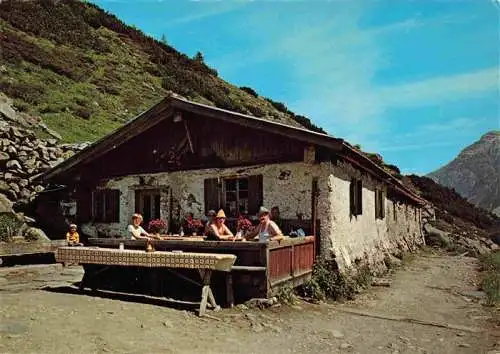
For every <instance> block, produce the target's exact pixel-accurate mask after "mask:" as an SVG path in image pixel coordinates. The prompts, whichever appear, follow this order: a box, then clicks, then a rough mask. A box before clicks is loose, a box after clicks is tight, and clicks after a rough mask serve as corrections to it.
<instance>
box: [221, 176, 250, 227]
mask: <svg viewBox="0 0 500 354" xmlns="http://www.w3.org/2000/svg"><path fill="white" fill-rule="evenodd" d="M223 188H224V192H223V193H224V210H225V211H226V213H228V215H229V216H233V217H236V216H238V215H239V214H248V178H231V179H226V180H224V184H223Z"/></svg>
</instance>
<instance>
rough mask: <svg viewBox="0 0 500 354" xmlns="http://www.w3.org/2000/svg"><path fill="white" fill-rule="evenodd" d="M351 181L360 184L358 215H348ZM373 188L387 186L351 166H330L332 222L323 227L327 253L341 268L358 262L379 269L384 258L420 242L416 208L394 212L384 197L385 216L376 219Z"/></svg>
mask: <svg viewBox="0 0 500 354" xmlns="http://www.w3.org/2000/svg"><path fill="white" fill-rule="evenodd" d="M351 178H357V179H361V180H362V185H363V191H362V199H363V203H362V205H363V211H362V214H361V215H357V216H352V215H351V212H350V204H349V203H350V198H349V186H350V182H351ZM375 188H381V189H385V188H386V186H385V185H383V184H382V183H381V182H379V181H377V180H375V179H374V178H372V177H371V176H370V175H368V174H366V173H361V172H360V171H359V170H357V169H355V168H353V167H352V166H351V165H350V164H347V163H341V162H339V163H337V164H336V165H335V166H332V173H331V175H330V178H329V189H330V191H329V203H330V205H331V222H330V223H329V225H327V226H325V227H327V228H328V229H329V230H330V231H329V232H328V231H326V230H325V231H326V232H327V234H328V235H330V240H329V242H330V245H329V251H330V254H332V255H333V256H334V257H335V258H336V261H337V263H338V265H339V267H340V268H341V269H343V268H349V267H351V266H353V265H355V264H356V263H358V262H360V261H361V262H367V263H369V264H370V265H372V266H374V265H377V266H378V265H381V264H383V261H384V257H386V256H387V255H389V254H398V253H401V251H408V250H413V249H415V248H416V247H417V246H418V245H420V244H422V242H423V238H422V233H421V222H420V209H419V208H415V207H413V206H411V205H406V204H396V209H393V202H392V201H391V200H389V199H387V198H386V199H385V210H386V213H385V217H384V218H383V219H376V218H375ZM394 210H396V214H397V216H396V219H394V216H393V214H394ZM415 213H416V214H415ZM415 215H416V216H417V217H415ZM325 246H328V245H327V242H326V243H325ZM323 249H324V248H323ZM324 250H325V249H324Z"/></svg>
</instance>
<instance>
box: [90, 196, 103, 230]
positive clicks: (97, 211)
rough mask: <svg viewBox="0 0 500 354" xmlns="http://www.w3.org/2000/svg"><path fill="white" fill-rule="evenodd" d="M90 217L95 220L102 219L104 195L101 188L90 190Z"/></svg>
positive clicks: (99, 220)
mask: <svg viewBox="0 0 500 354" xmlns="http://www.w3.org/2000/svg"><path fill="white" fill-rule="evenodd" d="M92 219H93V220H94V221H96V222H101V221H104V195H103V191H102V190H95V191H94V192H92Z"/></svg>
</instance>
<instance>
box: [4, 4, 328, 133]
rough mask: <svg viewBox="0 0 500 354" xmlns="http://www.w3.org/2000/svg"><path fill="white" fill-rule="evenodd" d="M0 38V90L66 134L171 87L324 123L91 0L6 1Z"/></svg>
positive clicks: (111, 118) (112, 119) (270, 114)
mask: <svg viewBox="0 0 500 354" xmlns="http://www.w3.org/2000/svg"><path fill="white" fill-rule="evenodd" d="M0 42H1V43H2V51H1V53H0V55H1V57H0V59H1V61H0V71H1V74H2V75H0V90H1V91H3V92H4V93H5V94H7V96H9V97H11V98H13V99H14V102H15V105H16V107H17V108H18V109H19V110H22V111H26V112H28V113H30V114H33V115H37V116H41V117H42V120H43V121H44V122H46V123H47V125H48V126H49V127H50V128H52V129H54V130H55V131H57V132H59V133H60V134H61V135H62V136H63V138H64V140H65V141H68V142H78V141H83V140H95V139H98V138H99V137H102V136H103V135H105V134H107V133H109V132H110V131H111V130H113V129H115V128H116V127H118V126H120V125H121V124H123V123H124V122H125V121H127V120H128V119H130V118H132V117H134V116H135V115H137V114H138V113H140V112H142V111H144V110H145V109H146V108H148V107H150V106H151V105H152V104H154V103H155V102H157V101H159V100H160V99H161V98H162V97H164V96H165V95H166V94H167V92H168V91H173V92H176V93H178V94H181V95H183V96H186V97H188V98H190V99H192V100H194V101H198V102H202V103H206V104H213V105H215V106H218V107H221V108H225V109H231V110H235V111H238V112H241V113H246V114H252V115H255V116H260V117H264V118H267V119H271V120H274V121H279V122H282V123H285V124H290V125H296V126H302V125H304V126H306V127H307V128H309V129H313V130H320V129H319V128H317V127H315V126H314V125H312V124H311V123H310V121H309V120H308V119H307V118H305V117H301V116H295V115H294V114H293V112H290V111H288V110H287V109H286V107H285V106H284V105H282V104H279V103H277V102H273V101H272V100H268V99H265V98H263V97H255V95H253V94H252V92H250V93H249V92H248V90H247V91H245V90H241V89H239V88H237V87H235V86H233V85H231V84H229V83H227V82H225V81H223V80H222V79H220V78H218V77H217V72H216V71H215V70H214V69H211V68H209V67H207V66H206V65H205V64H204V63H203V62H200V61H196V60H192V59H190V58H188V57H187V56H185V55H183V54H181V53H179V52H177V51H176V50H175V49H174V48H171V47H169V46H167V45H165V44H163V43H160V42H158V41H156V40H154V39H152V38H150V37H147V36H145V35H144V34H143V33H142V32H140V31H138V30H137V29H135V28H132V27H129V26H127V25H125V24H123V23H122V22H121V21H119V20H118V19H117V18H116V17H114V16H113V15H110V14H107V13H105V12H104V11H102V10H101V9H99V8H97V7H95V6H93V5H89V4H86V3H81V2H74V1H59V2H52V1H47V0H44V1H38V2H19V1H2V2H0ZM299 122H300V123H299Z"/></svg>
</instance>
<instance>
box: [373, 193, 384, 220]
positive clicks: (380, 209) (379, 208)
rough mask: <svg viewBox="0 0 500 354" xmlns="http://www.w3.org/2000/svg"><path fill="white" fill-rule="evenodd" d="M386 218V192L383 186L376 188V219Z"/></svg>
mask: <svg viewBox="0 0 500 354" xmlns="http://www.w3.org/2000/svg"><path fill="white" fill-rule="evenodd" d="M384 218H385V192H384V190H383V189H381V188H375V219H380V220H383V219H384Z"/></svg>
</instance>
